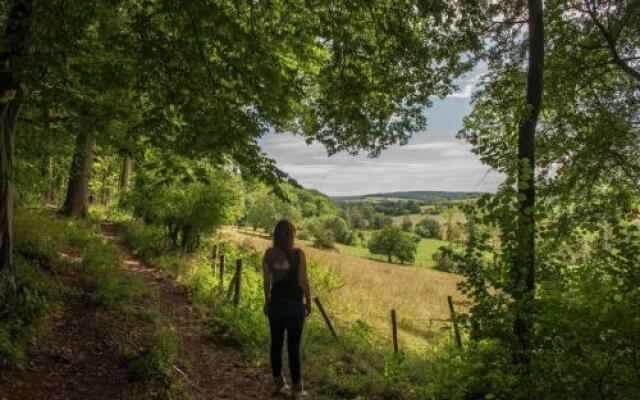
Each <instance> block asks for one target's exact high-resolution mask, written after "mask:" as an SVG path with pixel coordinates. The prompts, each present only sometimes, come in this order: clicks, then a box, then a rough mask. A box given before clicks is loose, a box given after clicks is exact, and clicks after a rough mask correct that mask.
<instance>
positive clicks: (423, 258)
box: [335, 239, 449, 268]
mask: <svg viewBox="0 0 640 400" xmlns="http://www.w3.org/2000/svg"><path fill="white" fill-rule="evenodd" d="M448 244H449V242H447V241H446V240H437V239H420V242H419V243H418V248H417V253H416V260H415V262H414V264H413V265H416V266H418V267H426V268H432V267H434V266H435V262H434V261H433V258H432V256H433V254H434V253H436V252H437V251H438V249H439V248H440V247H441V246H447V245H448ZM335 246H336V249H337V250H338V251H339V252H341V253H346V254H350V255H353V256H356V257H361V258H369V259H372V260H379V261H387V257H386V256H384V255H380V254H372V253H371V252H369V250H368V249H366V248H364V247H362V246H349V245H344V244H340V243H336V245H335Z"/></svg>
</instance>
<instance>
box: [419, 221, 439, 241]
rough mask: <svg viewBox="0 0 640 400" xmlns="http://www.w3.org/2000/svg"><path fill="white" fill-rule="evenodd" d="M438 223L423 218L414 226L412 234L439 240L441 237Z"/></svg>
mask: <svg viewBox="0 0 640 400" xmlns="http://www.w3.org/2000/svg"><path fill="white" fill-rule="evenodd" d="M441 231H442V229H441V226H440V223H439V222H438V221H436V220H435V219H432V218H424V219H422V220H421V221H420V222H418V223H417V224H416V227H415V229H414V232H415V233H416V234H417V235H420V236H421V237H423V238H429V239H440V238H441V237H442V233H441Z"/></svg>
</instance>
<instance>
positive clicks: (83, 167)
mask: <svg viewBox="0 0 640 400" xmlns="http://www.w3.org/2000/svg"><path fill="white" fill-rule="evenodd" d="M95 147H96V136H95V134H93V133H80V134H78V139H77V142H76V150H75V151H74V153H73V157H72V159H71V167H70V170H69V186H68V188H67V196H66V197H65V200H64V204H63V205H62V208H61V209H60V213H61V214H63V215H67V216H70V217H74V218H86V217H87V216H88V215H89V180H90V179H91V166H92V165H93V158H94V152H95Z"/></svg>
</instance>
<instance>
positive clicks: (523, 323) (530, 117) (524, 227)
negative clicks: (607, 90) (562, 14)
mask: <svg viewBox="0 0 640 400" xmlns="http://www.w3.org/2000/svg"><path fill="white" fill-rule="evenodd" d="M527 7H528V14H529V19H528V35H529V36H528V47H529V49H528V53H529V57H528V58H529V59H528V71H527V88H526V106H527V107H526V109H525V110H524V112H525V115H524V116H523V119H522V122H521V124H520V126H519V129H518V176H517V178H518V195H519V197H520V201H519V205H518V215H517V222H516V223H517V237H518V239H517V240H518V243H517V246H518V247H517V254H516V257H515V260H514V262H513V265H512V271H511V273H512V278H513V285H514V287H513V297H514V302H515V318H514V323H513V332H514V336H515V338H516V341H517V343H516V346H515V354H514V358H515V360H516V362H517V363H518V364H519V365H520V366H521V367H522V369H523V372H524V373H525V374H527V375H528V374H529V373H530V368H531V341H532V333H533V332H532V331H533V318H534V305H533V303H534V297H535V232H536V231H535V215H534V208H535V194H536V189H535V132H536V125H537V123H538V116H539V114H540V109H541V107H542V82H543V68H544V24H543V19H542V16H543V8H542V0H528V2H527Z"/></svg>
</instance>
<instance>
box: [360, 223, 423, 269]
mask: <svg viewBox="0 0 640 400" xmlns="http://www.w3.org/2000/svg"><path fill="white" fill-rule="evenodd" d="M368 246H369V251H371V252H372V253H374V254H384V255H386V256H387V259H388V260H389V262H391V260H392V258H393V257H395V258H397V259H398V261H400V262H401V263H411V262H413V260H414V259H415V255H416V241H415V239H414V237H413V236H412V235H411V234H408V233H406V232H403V231H401V230H400V229H398V228H396V227H393V226H390V227H387V228H384V229H381V230H379V231H376V232H374V233H373V235H371V239H370V240H369V244H368Z"/></svg>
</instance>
